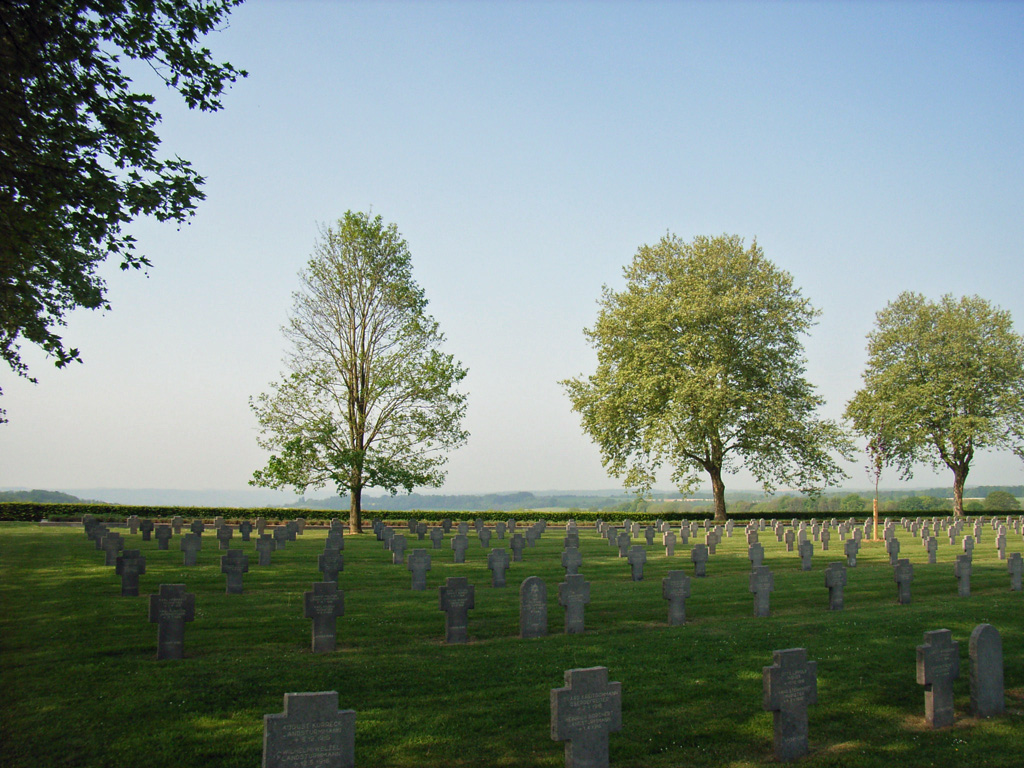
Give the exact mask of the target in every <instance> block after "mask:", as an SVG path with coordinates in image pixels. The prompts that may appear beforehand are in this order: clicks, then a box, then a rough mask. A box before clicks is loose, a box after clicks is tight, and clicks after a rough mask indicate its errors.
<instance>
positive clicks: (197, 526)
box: [188, 520, 206, 536]
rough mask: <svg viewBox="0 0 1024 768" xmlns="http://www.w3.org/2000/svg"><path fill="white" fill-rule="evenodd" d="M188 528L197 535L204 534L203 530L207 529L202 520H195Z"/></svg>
mask: <svg viewBox="0 0 1024 768" xmlns="http://www.w3.org/2000/svg"><path fill="white" fill-rule="evenodd" d="M188 529H189V530H190V531H191V532H192V533H194V534H196V535H197V536H202V535H203V531H205V530H206V526H205V525H204V524H203V521H202V520H193V521H192V522H191V523H190V524H189V526H188Z"/></svg>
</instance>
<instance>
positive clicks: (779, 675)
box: [761, 648, 818, 762]
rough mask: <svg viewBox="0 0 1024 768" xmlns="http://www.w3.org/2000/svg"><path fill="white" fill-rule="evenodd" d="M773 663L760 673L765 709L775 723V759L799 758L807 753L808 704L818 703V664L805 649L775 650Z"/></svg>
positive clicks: (788, 759) (785, 760) (784, 760)
mask: <svg viewBox="0 0 1024 768" xmlns="http://www.w3.org/2000/svg"><path fill="white" fill-rule="evenodd" d="M772 660H773V661H774V664H773V665H772V666H770V667H765V668H764V670H763V671H762V673H761V678H762V682H763V685H764V708H765V709H766V710H768V711H770V712H771V713H772V718H773V720H774V725H775V738H774V747H775V759H776V760H780V761H782V762H789V761H790V760H796V759H798V758H800V757H803V756H804V755H806V754H807V752H808V749H809V746H808V725H807V707H808V706H810V705H811V704H817V703H818V663H817V662H815V661H808V660H807V650H806V649H805V648H789V649H787V650H784V651H774V652H773V653H772Z"/></svg>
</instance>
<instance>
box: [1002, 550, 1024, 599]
mask: <svg viewBox="0 0 1024 768" xmlns="http://www.w3.org/2000/svg"><path fill="white" fill-rule="evenodd" d="M1006 570H1007V572H1008V573H1009V574H1010V589H1011V590H1012V591H1014V592H1020V591H1021V575H1022V573H1024V558H1022V557H1021V555H1020V552H1014V553H1013V554H1012V555H1010V557H1009V558H1007V560H1006Z"/></svg>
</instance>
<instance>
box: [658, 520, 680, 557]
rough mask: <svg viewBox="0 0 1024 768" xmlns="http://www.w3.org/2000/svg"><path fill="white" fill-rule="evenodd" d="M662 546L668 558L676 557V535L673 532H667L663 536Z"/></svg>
mask: <svg viewBox="0 0 1024 768" xmlns="http://www.w3.org/2000/svg"><path fill="white" fill-rule="evenodd" d="M666 525H667V523H666ZM661 545H662V546H663V547H665V556H666V557H675V554H676V535H675V534H674V533H672V531H665V533H663V534H661Z"/></svg>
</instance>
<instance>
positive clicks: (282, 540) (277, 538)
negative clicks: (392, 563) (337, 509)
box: [270, 526, 386, 551]
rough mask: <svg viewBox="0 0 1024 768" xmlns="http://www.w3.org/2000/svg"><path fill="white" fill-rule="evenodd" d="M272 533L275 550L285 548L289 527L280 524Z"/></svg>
mask: <svg viewBox="0 0 1024 768" xmlns="http://www.w3.org/2000/svg"><path fill="white" fill-rule="evenodd" d="M270 535H271V536H272V537H273V538H274V550H275V551H277V550H278V549H284V548H285V545H287V544H288V529H286V528H283V527H281V526H278V527H276V528H274V529H273V530H272V531H271V533H270ZM385 548H386V547H385Z"/></svg>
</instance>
